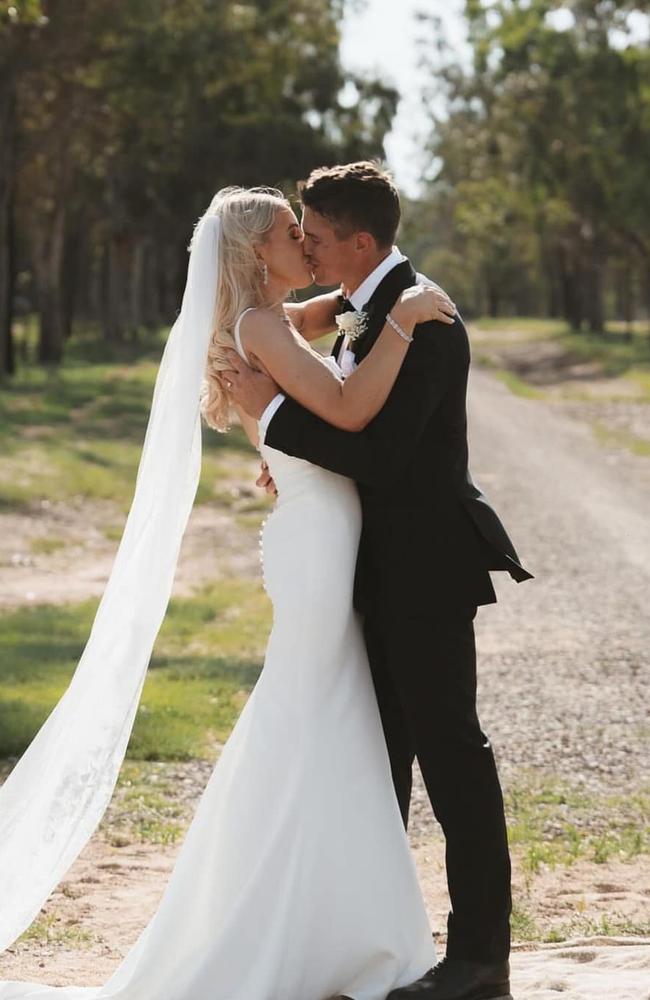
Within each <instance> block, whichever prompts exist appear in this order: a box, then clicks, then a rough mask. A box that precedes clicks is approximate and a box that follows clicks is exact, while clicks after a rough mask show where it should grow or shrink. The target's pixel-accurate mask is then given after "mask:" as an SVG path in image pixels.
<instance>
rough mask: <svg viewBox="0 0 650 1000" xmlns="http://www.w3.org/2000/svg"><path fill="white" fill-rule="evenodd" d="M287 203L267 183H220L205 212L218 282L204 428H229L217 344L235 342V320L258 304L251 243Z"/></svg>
mask: <svg viewBox="0 0 650 1000" xmlns="http://www.w3.org/2000/svg"><path fill="white" fill-rule="evenodd" d="M287 207H290V206H289V202H288V201H287V199H286V198H285V197H284V195H283V194H282V192H281V191H278V190H277V189H276V188H267V187H253V188H242V187H226V188H222V189H221V190H220V191H218V192H217V193H216V195H215V196H214V198H213V199H212V203H211V205H210V208H209V209H208V212H209V213H210V214H213V215H218V216H219V219H220V220H221V229H220V236H219V282H218V285H217V304H216V309H215V323H214V332H213V334H212V337H211V339H210V344H209V346H208V358H207V364H206V371H205V380H204V383H203V388H202V392H201V413H202V414H203V418H204V420H205V422H206V423H207V424H208V426H209V427H213V428H214V429H215V430H218V431H227V430H228V429H229V406H228V397H227V394H226V392H225V391H224V390H223V389H222V387H221V385H220V384H219V381H218V379H217V377H216V376H217V373H218V372H220V371H223V370H224V369H226V368H228V367H229V365H228V363H227V362H226V361H225V360H224V358H223V353H222V352H223V348H224V347H231V348H233V349H235V350H236V346H235V337H234V330H235V323H236V322H237V319H238V317H239V316H241V314H242V313H243V312H244V310H245V309H249V308H251V307H252V306H259V305H262V304H263V301H264V299H263V287H264V279H263V275H262V271H261V269H260V266H259V262H258V260H257V257H256V255H255V244H259V243H264V242H265V241H266V239H267V238H268V234H269V232H270V231H271V229H272V228H273V224H274V222H275V216H276V213H277V212H278V210H279V209H280V208H287Z"/></svg>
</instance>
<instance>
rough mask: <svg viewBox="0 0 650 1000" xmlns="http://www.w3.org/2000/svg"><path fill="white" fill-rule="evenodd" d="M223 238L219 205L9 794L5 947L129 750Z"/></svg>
mask: <svg viewBox="0 0 650 1000" xmlns="http://www.w3.org/2000/svg"><path fill="white" fill-rule="evenodd" d="M219 237H220V223H219V218H218V217H217V215H216V214H214V209H213V206H212V205H211V206H210V208H209V209H208V211H207V212H206V213H205V215H203V217H202V218H201V219H200V220H199V222H198V223H197V225H196V227H195V230H194V234H193V237H192V242H191V244H190V258H189V266H188V273H187V283H186V286H185V291H184V294H183V300H182V305H181V310H180V313H179V315H178V317H177V319H176V321H175V323H174V325H173V327H172V329H171V332H170V334H169V337H168V339H167V343H166V345H165V350H164V352H163V356H162V361H161V364H160V368H159V371H158V376H157V378H156V384H155V388H154V394H153V402H152V407H151V413H150V416H149V423H148V425H147V431H146V436H145V441H144V446H143V450H142V455H141V458H140V465H139V469H138V476H137V480H136V486H135V492H134V496H133V502H132V505H131V509H130V511H129V515H128V518H127V521H126V525H125V528H124V533H123V535H122V539H121V542H120V546H119V549H118V551H117V555H116V557H115V562H114V564H113V568H112V570H111V574H110V577H109V580H108V583H107V585H106V589H105V591H104V594H103V596H102V599H101V602H100V604H99V607H98V609H97V613H96V616H95V619H94V622H93V626H92V630H91V633H90V637H89V639H88V642H87V644H86V647H85V649H84V652H83V654H82V657H81V659H80V661H79V664H78V666H77V668H76V670H75V673H74V675H73V677H72V680H71V682H70V685H69V687H68V689H67V690H66V692H65V693H64V695H63V696H62V698H61V700H60V701H59V703H58V704H57V705H56V707H55V708H54V710H53V711H52V713H51V714H50V716H49V717H48V718H47V720H46V721H45V723H44V724H43V726H42V727H41V729H40V730H39V732H38V733H37V734H36V736H35V737H34V739H33V741H32V742H31V744H30V745H29V747H28V748H27V750H26V751H25V753H24V754H23V756H22V757H21V758H20V759H19V760H18V762H17V763H16V765H15V767H14V768H13V770H12V771H11V773H10V775H9V777H8V778H7V780H6V781H5V783H4V785H3V786H2V788H0V951H2V950H4V949H5V948H7V947H8V946H9V945H10V944H11V943H12V942H13V941H15V939H16V938H17V937H18V936H19V935H20V934H22V932H23V931H24V930H25V929H26V928H27V927H28V926H29V925H30V924H31V922H32V921H33V919H34V918H35V917H36V915H37V914H38V912H39V910H40V909H41V907H42V905H43V903H44V902H45V900H46V899H47V897H48V896H49V894H50V892H51V891H52V890H53V889H54V888H55V887H56V885H58V883H59V882H60V880H61V879H62V877H63V876H64V874H65V873H66V871H67V870H68V868H69V867H70V865H71V864H72V863H73V861H74V860H75V858H76V857H77V856H78V855H79V853H80V852H81V850H82V849H83V847H84V846H85V844H86V843H87V842H88V840H89V839H90V837H91V836H92V834H93V832H94V830H95V829H96V827H97V825H98V823H99V821H100V820H101V818H102V816H103V814H104V812H105V810H106V807H107V805H108V803H109V801H110V798H111V796H112V793H113V790H114V788H115V783H116V781H117V776H118V773H119V770H120V766H121V764H122V761H123V759H124V755H125V753H126V748H127V744H128V741H129V736H130V734H131V730H132V728H133V722H134V719H135V714H136V710H137V707H138V702H139V700H140V695H141V692H142V687H143V684H144V679H145V675H146V672H147V667H148V665H149V659H150V656H151V650H152V648H153V644H154V642H155V639H156V636H157V634H158V631H159V629H160V626H161V624H162V621H163V618H164V616H165V612H166V610H167V605H168V603H169V598H170V595H171V590H172V585H173V581H174V573H175V570H176V563H177V560H178V553H179V550H180V545H181V541H182V538H183V534H184V532H185V528H186V526H187V521H188V518H189V515H190V511H191V509H192V505H193V503H194V498H195V496H196V490H197V487H198V482H199V475H200V469H201V417H200V411H199V405H200V393H201V385H202V381H203V379H204V377H205V367H206V360H207V352H208V345H209V342H210V338H211V335H212V330H213V322H214V315H215V306H216V296H217V282H218V268H219Z"/></svg>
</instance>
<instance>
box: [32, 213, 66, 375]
mask: <svg viewBox="0 0 650 1000" xmlns="http://www.w3.org/2000/svg"><path fill="white" fill-rule="evenodd" d="M65 224H66V209H65V198H64V197H62V198H61V201H60V203H59V205H58V206H57V208H56V209H55V212H54V215H53V217H52V219H51V220H50V225H49V229H48V232H47V235H46V236H43V237H42V240H41V245H40V246H39V247H38V248H37V249H36V252H35V254H34V260H35V261H36V262H37V263H36V277H37V283H38V299H39V311H40V334H39V343H38V360H39V361H40V362H41V363H42V364H58V363H59V362H60V361H61V359H62V358H63V342H64V340H65V328H66V323H65V307H64V295H63V254H64V247H65Z"/></svg>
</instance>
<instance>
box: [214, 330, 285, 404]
mask: <svg viewBox="0 0 650 1000" xmlns="http://www.w3.org/2000/svg"><path fill="white" fill-rule="evenodd" d="M224 355H225V357H226V360H227V361H228V364H229V365H230V367H229V368H227V369H226V370H225V371H222V372H221V373H220V374H219V381H220V382H221V385H222V386H223V387H224V389H226V390H227V392H228V393H229V395H230V397H231V399H232V401H233V402H234V403H237V405H238V406H241V408H242V410H244V412H245V413H248V415H249V417H254V418H255V419H256V420H259V419H260V417H261V416H262V414H263V413H264V410H265V409H266V407H267V406H268V405H269V403H270V402H271V400H272V399H274V398H275V397H276V396H277V394H278V393H279V392H281V391H282V390H281V389H280V386H279V385H278V384H277V382H274V381H273V379H272V378H271V376H270V375H268V374H266V372H261V371H255V370H254V369H253V368H251V367H250V366H249V365H247V364H246V362H245V361H244V360H243V359H242V358H240V356H239V355H238V354H237V352H236V351H233V350H232V349H231V348H229V347H228V348H225V349H224Z"/></svg>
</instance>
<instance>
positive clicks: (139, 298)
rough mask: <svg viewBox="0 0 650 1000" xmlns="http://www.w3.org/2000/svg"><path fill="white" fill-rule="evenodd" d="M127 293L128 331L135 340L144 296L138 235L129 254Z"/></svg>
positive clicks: (141, 320) (142, 254)
mask: <svg viewBox="0 0 650 1000" xmlns="http://www.w3.org/2000/svg"><path fill="white" fill-rule="evenodd" d="M129 283H130V286H131V287H130V290H129V291H130V295H129V331H130V333H131V339H132V340H137V339H138V333H139V331H140V330H141V328H142V326H143V325H144V318H143V317H144V296H145V244H144V239H143V238H142V237H140V238H139V239H137V240H136V242H135V245H134V247H133V253H132V255H131V268H130V281H129Z"/></svg>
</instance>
